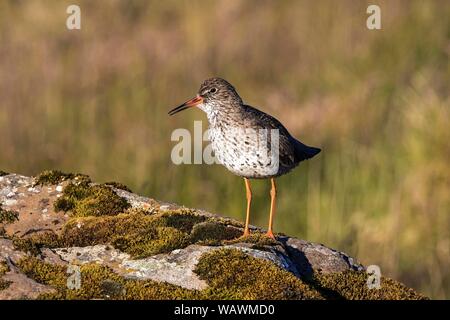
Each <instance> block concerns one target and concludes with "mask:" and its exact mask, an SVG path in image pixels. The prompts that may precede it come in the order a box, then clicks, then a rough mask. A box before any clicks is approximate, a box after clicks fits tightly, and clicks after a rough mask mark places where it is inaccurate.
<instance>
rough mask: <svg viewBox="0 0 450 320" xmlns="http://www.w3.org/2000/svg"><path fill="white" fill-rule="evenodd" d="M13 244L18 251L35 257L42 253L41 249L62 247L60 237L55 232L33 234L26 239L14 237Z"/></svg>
mask: <svg viewBox="0 0 450 320" xmlns="http://www.w3.org/2000/svg"><path fill="white" fill-rule="evenodd" d="M12 243H13V245H14V247H15V248H16V249H17V250H20V251H22V252H26V253H29V254H31V255H33V256H36V255H39V254H40V253H41V248H44V247H45V248H57V247H60V246H61V244H62V243H61V241H60V239H59V237H58V236H57V235H56V234H55V233H53V232H43V233H36V234H32V235H30V236H28V237H26V238H18V237H13V238H12Z"/></svg>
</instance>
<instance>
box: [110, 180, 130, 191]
mask: <svg viewBox="0 0 450 320" xmlns="http://www.w3.org/2000/svg"><path fill="white" fill-rule="evenodd" d="M104 185H107V186H110V187H114V188H116V189H121V190H125V191H128V192H133V191H132V190H131V189H130V188H128V187H127V186H126V185H124V184H123V183H120V182H114V181H112V182H106V183H104Z"/></svg>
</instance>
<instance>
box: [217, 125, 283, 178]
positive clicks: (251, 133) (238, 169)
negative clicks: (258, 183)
mask: <svg viewBox="0 0 450 320" xmlns="http://www.w3.org/2000/svg"><path fill="white" fill-rule="evenodd" d="M209 139H210V140H211V147H212V149H213V151H214V155H215V157H216V160H217V162H218V163H220V164H222V165H224V166H225V167H226V168H227V169H228V170H230V171H231V172H232V173H234V174H236V175H238V176H241V177H246V178H268V177H273V176H277V175H279V174H280V168H279V157H278V151H277V150H278V145H277V144H276V141H274V140H275V139H271V138H270V135H269V136H268V135H267V132H264V131H261V130H260V131H257V130H252V129H243V128H231V127H228V128H223V127H218V128H211V129H210V131H209Z"/></svg>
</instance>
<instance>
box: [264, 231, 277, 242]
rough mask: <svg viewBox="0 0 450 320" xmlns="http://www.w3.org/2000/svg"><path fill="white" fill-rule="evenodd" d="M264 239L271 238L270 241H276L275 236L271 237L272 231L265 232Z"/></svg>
mask: <svg viewBox="0 0 450 320" xmlns="http://www.w3.org/2000/svg"><path fill="white" fill-rule="evenodd" d="M266 237H269V238H271V239H273V240H276V239H275V236H274V235H273V232H272V231H267V233H266Z"/></svg>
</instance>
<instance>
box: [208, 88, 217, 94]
mask: <svg viewBox="0 0 450 320" xmlns="http://www.w3.org/2000/svg"><path fill="white" fill-rule="evenodd" d="M209 92H211V93H216V92H217V88H212V89H211V90H209Z"/></svg>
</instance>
